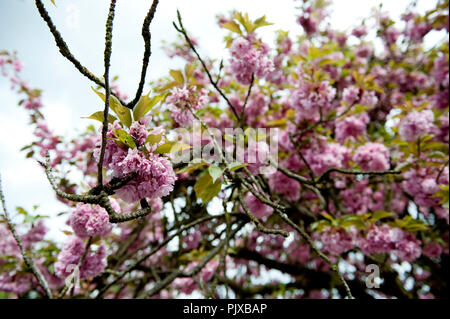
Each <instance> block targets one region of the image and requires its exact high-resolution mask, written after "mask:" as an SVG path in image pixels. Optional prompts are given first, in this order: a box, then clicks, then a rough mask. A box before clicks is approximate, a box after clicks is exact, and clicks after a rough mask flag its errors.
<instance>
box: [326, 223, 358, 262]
mask: <svg viewBox="0 0 450 319" xmlns="http://www.w3.org/2000/svg"><path fill="white" fill-rule="evenodd" d="M317 237H318V238H319V240H320V241H321V242H322V244H323V250H325V251H327V252H329V253H331V254H333V255H336V256H338V255H340V254H342V253H343V252H345V251H348V250H350V249H352V248H353V246H354V244H353V238H352V236H351V235H350V234H349V233H347V232H346V231H345V230H344V229H342V228H332V227H328V228H326V229H324V230H323V231H322V232H321V233H320V234H318V235H317Z"/></svg>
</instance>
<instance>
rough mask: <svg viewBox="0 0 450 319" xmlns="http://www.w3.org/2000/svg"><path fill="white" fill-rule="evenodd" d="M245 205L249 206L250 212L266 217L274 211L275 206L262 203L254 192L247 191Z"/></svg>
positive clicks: (259, 216)
mask: <svg viewBox="0 0 450 319" xmlns="http://www.w3.org/2000/svg"><path fill="white" fill-rule="evenodd" d="M244 202H245V205H246V206H247V207H248V209H249V210H250V212H251V213H252V214H253V215H255V216H256V217H257V218H265V217H268V216H270V215H272V213H273V208H272V207H270V206H268V205H266V204H264V203H262V202H261V201H260V200H259V199H258V198H256V197H255V196H254V195H253V194H252V193H247V194H246V195H245V197H244Z"/></svg>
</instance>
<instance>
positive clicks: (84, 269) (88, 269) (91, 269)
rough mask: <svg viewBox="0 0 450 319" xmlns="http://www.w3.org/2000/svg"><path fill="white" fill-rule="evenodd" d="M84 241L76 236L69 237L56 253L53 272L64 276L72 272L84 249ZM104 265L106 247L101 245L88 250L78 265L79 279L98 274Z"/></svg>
mask: <svg viewBox="0 0 450 319" xmlns="http://www.w3.org/2000/svg"><path fill="white" fill-rule="evenodd" d="M85 246H86V245H85V243H84V242H83V241H82V240H81V239H80V238H78V237H75V236H72V237H69V238H68V239H67V241H66V243H65V244H64V246H63V248H62V250H61V252H60V253H59V254H58V258H57V261H56V262H55V273H56V275H57V276H59V277H61V278H65V277H67V276H69V275H70V274H72V273H73V271H74V269H75V267H76V266H77V265H78V263H79V261H80V260H81V257H82V256H83V253H84V250H85ZM105 267H106V248H105V246H103V245H101V246H100V247H99V248H98V249H97V251H95V252H93V251H92V250H91V249H90V250H89V251H88V253H87V255H86V258H85V259H84V262H83V263H82V265H81V267H80V279H86V278H92V277H95V276H97V275H99V274H100V273H101V272H102V271H103V269H105Z"/></svg>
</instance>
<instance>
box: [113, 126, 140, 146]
mask: <svg viewBox="0 0 450 319" xmlns="http://www.w3.org/2000/svg"><path fill="white" fill-rule="evenodd" d="M114 135H115V136H116V137H117V138H118V139H119V141H121V142H122V143H123V144H125V145H126V146H128V147H129V148H136V142H135V141H134V139H133V137H132V136H131V135H130V134H128V133H127V132H125V131H124V130H120V129H119V130H114Z"/></svg>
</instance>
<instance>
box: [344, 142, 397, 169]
mask: <svg viewBox="0 0 450 319" xmlns="http://www.w3.org/2000/svg"><path fill="white" fill-rule="evenodd" d="M353 160H354V161H355V162H356V163H358V164H359V166H360V167H361V169H362V170H364V171H385V170H388V169H389V151H388V149H387V148H386V146H384V145H383V144H380V143H372V142H369V143H366V144H364V145H362V146H360V147H358V148H357V150H356V152H355V155H354V156H353Z"/></svg>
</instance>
